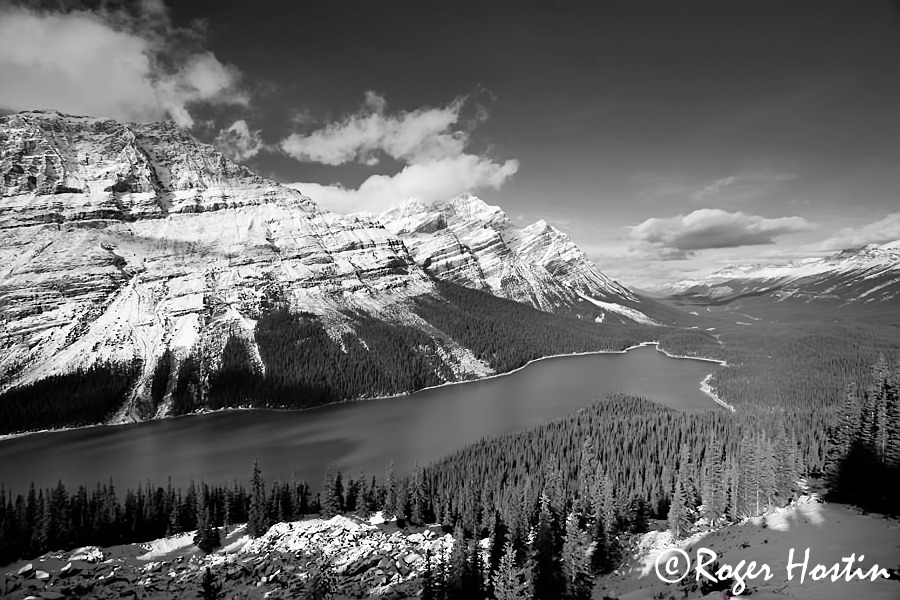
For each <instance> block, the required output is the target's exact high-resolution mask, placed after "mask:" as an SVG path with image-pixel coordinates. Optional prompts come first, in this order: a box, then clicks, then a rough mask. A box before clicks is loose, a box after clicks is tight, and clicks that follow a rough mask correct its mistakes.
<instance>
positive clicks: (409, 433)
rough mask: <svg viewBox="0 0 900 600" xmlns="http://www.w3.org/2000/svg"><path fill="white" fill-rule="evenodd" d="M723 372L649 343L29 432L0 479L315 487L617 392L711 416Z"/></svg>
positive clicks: (10, 443) (11, 446) (1, 456)
mask: <svg viewBox="0 0 900 600" xmlns="http://www.w3.org/2000/svg"><path fill="white" fill-rule="evenodd" d="M720 368H721V367H720V366H719V365H718V364H716V363H714V362H709V361H700V360H692V359H675V358H670V357H668V356H666V355H665V354H663V353H662V352H659V351H657V350H656V349H655V348H654V347H652V346H641V347H636V348H633V349H630V350H628V351H627V352H625V353H609V354H586V355H577V356H562V357H555V358H549V359H544V360H539V361H535V362H533V363H531V364H529V365H528V366H526V367H525V368H523V369H520V370H518V371H516V372H514V373H511V374H509V375H504V376H500V377H493V378H489V379H484V380H481V381H475V382H469V383H462V384H456V385H446V386H441V387H437V388H432V389H427V390H422V391H420V392H416V393H414V394H409V395H404V396H397V397H392V398H381V399H376V400H366V401H360V402H348V403H342V404H335V405H330V406H326V407H321V408H316V409H312V410H305V411H274V410H238V411H228V412H217V413H208V414H202V415H189V416H183V417H176V418H170V419H163V420H159V421H151V422H147V423H137V424H133V425H119V426H103V427H90V428H84V429H75V430H71V431H56V432H47V433H38V434H32V435H26V436H21V437H13V438H9V439H6V440H2V441H0V482H2V483H3V484H4V485H5V486H6V489H7V490H11V491H13V492H14V493H20V492H22V493H24V492H25V491H26V490H27V486H28V484H29V483H30V482H31V481H34V482H35V485H37V486H38V487H39V488H41V487H47V486H52V485H55V484H56V482H57V481H59V480H62V481H63V483H65V484H66V487H67V488H68V489H69V490H70V491H73V490H74V488H75V487H77V486H78V485H81V484H84V485H87V486H88V488H89V489H90V488H92V487H95V486H96V485H97V483H99V482H105V481H107V480H108V479H109V478H110V477H112V478H113V482H114V484H115V485H116V488H117V489H119V490H124V489H125V488H126V487H135V486H137V485H138V484H143V483H145V482H147V481H148V480H149V481H150V482H151V483H152V484H153V485H154V486H163V487H164V486H165V485H166V481H167V479H168V478H169V477H170V476H171V478H172V482H173V483H174V484H175V486H176V487H178V486H187V484H188V483H189V482H190V480H191V479H194V480H196V481H200V480H204V481H206V482H207V483H224V482H232V481H234V480H235V479H237V480H238V481H242V482H247V481H249V478H250V473H251V470H252V465H253V461H254V459H257V460H258V461H259V464H260V468H261V469H262V472H263V477H264V478H265V479H266V481H267V482H271V481H273V480H275V479H280V480H290V479H291V478H297V479H305V480H306V481H308V482H309V483H310V485H311V486H312V487H313V488H314V489H317V488H318V487H319V485H320V484H321V482H322V477H323V474H324V471H325V466H326V465H327V464H329V463H331V464H333V465H334V466H335V467H336V468H339V469H341V470H342V471H343V472H344V476H345V478H346V477H348V476H351V477H356V476H357V475H358V474H359V472H360V470H362V471H363V472H365V473H366V474H367V475H368V476H369V477H371V476H372V475H376V476H377V477H378V478H379V479H381V478H382V477H383V476H384V472H385V469H386V467H387V465H388V463H389V462H390V461H391V460H392V459H393V460H394V462H395V465H396V468H397V470H398V471H405V470H408V469H411V468H412V467H413V466H414V464H415V463H416V462H418V463H419V464H421V465H425V464H428V463H430V462H431V461H433V460H435V459H438V458H440V457H441V456H443V455H445V454H447V453H449V452H452V451H454V450H457V449H459V448H462V447H463V446H466V445H468V444H471V443H473V442H477V441H478V440H480V439H482V438H484V437H491V436H494V435H498V434H502V433H506V432H511V431H516V430H520V429H526V428H529V427H532V426H535V425H537V424H539V423H542V422H544V421H548V420H550V419H555V418H557V417H562V416H564V415H567V414H569V413H572V412H574V411H576V410H578V409H579V408H582V407H585V406H588V405H590V404H591V403H592V402H593V401H594V400H595V399H597V398H602V397H604V396H606V395H607V394H610V393H614V392H624V393H628V394H634V395H639V396H643V397H645V398H648V399H651V400H655V401H658V402H660V403H662V404H665V405H666V406H670V407H673V408H677V409H680V410H706V409H718V410H723V409H721V408H719V406H718V405H717V404H716V403H715V402H714V401H713V400H712V398H710V397H709V396H708V395H706V394H704V393H703V392H702V391H701V390H700V382H701V381H702V380H703V379H704V378H705V377H706V376H707V375H709V374H710V373H712V372H714V371H716V370H718V369H720Z"/></svg>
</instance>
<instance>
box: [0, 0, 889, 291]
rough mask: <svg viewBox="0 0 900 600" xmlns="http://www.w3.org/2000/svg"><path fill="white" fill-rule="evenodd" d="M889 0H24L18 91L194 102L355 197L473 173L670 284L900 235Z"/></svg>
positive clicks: (316, 181)
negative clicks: (738, 266) (748, 264)
mask: <svg viewBox="0 0 900 600" xmlns="http://www.w3.org/2000/svg"><path fill="white" fill-rule="evenodd" d="M898 67H900V3H898V2H896V1H890V0H848V1H843V2H833V1H830V0H811V1H804V0H792V1H790V2H785V1H783V0H772V1H770V0H728V1H727V2H725V1H722V0H711V1H699V0H681V1H678V2H673V1H671V0H658V1H653V2H649V1H644V0H622V1H618V0H617V1H612V0H583V1H566V0H556V1H543V2H538V1H530V0H480V1H472V0H454V1H453V2H446V1H441V0H412V1H409V0H380V1H379V0H366V1H363V0H303V1H296V0H278V1H276V0H255V1H254V2H247V1H245V0H185V1H182V2H175V1H173V0H169V1H165V0H140V1H139V0H119V1H112V0H106V1H101V0H86V1H69V0H32V1H29V2H12V1H9V0H0V110H2V111H3V112H14V111H18V110H30V109H55V110H59V111H62V112H68V113H73V114H87V115H94V116H100V117H110V118H116V119H122V120H132V121H151V120H160V119H173V120H175V121H176V122H178V123H179V124H180V125H182V126H183V127H185V128H188V129H189V130H190V131H191V132H192V133H194V135H196V136H197V137H198V138H200V139H201V140H204V141H207V142H210V143H215V144H216V145H217V146H218V147H219V148H220V149H222V150H223V151H224V152H225V153H226V154H228V155H229V156H230V157H232V158H234V159H235V160H237V161H239V162H242V163H244V164H246V165H247V166H248V167H250V168H251V169H252V170H254V171H255V172H257V173H258V174H260V175H263V176H265V177H269V178H272V179H274V180H277V181H280V182H282V183H287V184H291V185H292V186H294V187H296V188H297V189H300V190H301V191H303V192H304V193H305V194H306V195H308V196H310V197H311V198H312V199H313V200H314V201H316V202H317V203H319V204H320V205H322V206H325V207H327V208H330V209H332V210H336V211H339V212H359V211H366V212H375V213H378V212H381V211H383V210H385V209H387V208H388V207H390V206H392V205H395V204H397V203H399V202H402V201H403V200H404V199H406V198H408V197H416V198H419V199H420V200H423V201H426V202H433V201H440V200H447V199H450V198H452V197H453V196H455V195H457V194H459V193H462V192H466V191H471V192H473V193H476V194H477V195H478V196H480V197H481V198H482V199H484V200H485V201H486V202H488V203H489V204H496V205H499V206H501V207H502V208H503V209H504V210H505V211H506V213H507V214H508V215H509V217H510V218H511V219H512V220H513V222H514V223H517V224H521V225H527V224H529V223H531V222H534V221H536V220H538V219H541V218H543V219H545V220H547V221H548V222H550V223H551V224H554V225H556V226H557V227H559V228H560V229H562V230H563V231H565V232H566V233H568V234H569V235H570V236H571V237H572V239H573V240H574V241H575V243H576V244H578V246H579V247H580V248H582V249H583V250H584V251H585V252H586V253H587V254H588V256H590V257H591V258H592V259H593V260H594V262H595V263H596V264H597V265H598V266H599V267H600V268H601V270H603V271H604V272H606V273H607V274H609V275H611V276H613V277H615V278H617V279H619V280H621V281H623V282H624V283H626V284H629V285H632V286H636V287H638V288H642V289H652V288H654V287H657V286H659V285H662V284H664V283H666V282H671V281H677V280H679V279H682V278H685V277H692V276H696V275H697V274H700V273H703V272H707V271H709V270H712V269H715V268H719V267H721V266H723V265H726V264H732V263H746V262H766V263H768V262H782V261H785V260H793V259H799V258H805V257H811V256H821V255H823V254H827V253H829V252H833V251H835V250H840V249H843V248H848V247H858V246H862V245H865V244H868V243H883V242H887V241H891V240H896V239H900V68H898Z"/></svg>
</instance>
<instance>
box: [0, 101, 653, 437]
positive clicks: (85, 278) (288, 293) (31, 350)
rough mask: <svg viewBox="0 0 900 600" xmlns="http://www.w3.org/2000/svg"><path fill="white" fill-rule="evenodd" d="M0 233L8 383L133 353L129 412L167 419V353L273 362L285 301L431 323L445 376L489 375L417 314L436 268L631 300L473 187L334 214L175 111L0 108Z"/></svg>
mask: <svg viewBox="0 0 900 600" xmlns="http://www.w3.org/2000/svg"><path fill="white" fill-rule="evenodd" d="M0 231H2V234H0V393H3V392H4V391H6V390H10V389H13V388H17V387H21V386H24V385H28V384H31V383H34V382H37V381H40V380H42V379H46V378H47V377H49V376H53V375H61V374H66V373H71V372H73V371H76V370H85V369H88V368H91V367H92V366H93V365H98V364H130V365H134V366H135V368H136V369H137V371H139V375H138V377H137V383H136V384H135V385H134V387H133V390H132V391H131V393H130V399H129V401H128V402H126V403H125V405H123V406H122V407H121V409H120V411H119V412H118V414H117V415H116V416H115V417H114V419H113V420H114V421H117V422H125V421H132V420H140V419H145V418H150V417H152V416H154V415H156V416H162V415H165V414H166V413H167V410H168V406H167V404H166V403H163V404H162V405H161V406H157V405H156V404H155V403H152V402H150V401H149V400H148V396H149V388H150V386H151V379H152V376H153V370H154V368H155V367H156V366H157V364H158V363H159V359H160V357H161V356H163V354H164V353H165V351H166V350H169V351H170V353H171V354H172V355H174V356H175V358H176V359H177V360H181V359H183V358H184V357H185V356H187V355H188V354H189V353H193V354H197V355H199V356H201V357H202V359H203V361H204V364H205V365H206V366H205V367H204V368H209V369H212V370H214V369H215V368H216V365H217V364H218V362H219V361H220V360H221V355H222V351H223V348H224V346H225V344H226V341H227V340H228V339H229V338H234V337H237V338H239V339H242V340H243V341H244V342H245V345H246V347H247V348H249V351H250V353H251V354H253V353H255V356H256V359H257V360H256V363H257V369H258V371H260V372H262V371H264V369H265V365H264V364H263V361H262V360H261V359H259V353H258V349H257V346H256V344H255V341H254V327H255V324H256V321H257V319H258V318H259V316H260V314H261V313H262V312H263V311H265V310H267V309H269V308H271V307H273V306H275V305H278V306H287V307H289V308H290V310H291V311H293V312H297V313H300V312H303V313H306V314H310V313H311V314H314V315H316V316H317V317H318V318H319V319H320V322H321V323H323V324H324V326H325V328H326V330H327V331H328V334H329V336H330V337H331V338H332V339H333V340H334V341H335V342H337V343H339V344H343V343H344V341H345V338H346V336H347V335H349V336H351V337H352V336H353V335H354V330H353V322H352V319H350V318H349V316H348V315H352V314H362V313H364V314H366V315H368V316H371V317H374V318H376V319H378V320H380V321H382V322H387V323H389V324H402V325H405V326H412V327H413V328H416V329H419V330H421V331H423V332H425V334H426V335H427V336H428V337H429V338H430V339H432V340H434V347H431V348H430V349H429V352H431V353H432V354H436V355H437V356H439V358H438V359H437V360H438V361H439V362H441V363H442V364H440V365H436V367H435V372H436V373H438V372H439V373H440V375H439V376H438V377H439V378H440V379H442V380H445V378H446V377H447V376H448V375H447V373H451V377H453V378H468V377H473V376H482V375H487V374H490V373H492V372H493V371H492V369H491V368H490V367H489V366H488V365H487V364H486V363H485V362H484V361H482V360H480V359H478V358H476V357H475V356H474V355H473V354H472V352H470V351H469V350H467V349H466V348H463V347H461V346H460V345H459V344H458V343H456V342H455V341H454V340H453V339H451V338H450V337H449V336H447V335H445V334H442V332H440V331H436V330H435V329H434V328H433V327H431V326H429V325H428V324H427V323H424V322H423V321H422V319H421V318H419V317H418V316H416V314H415V313H414V312H413V311H412V310H411V309H410V299H413V298H417V297H421V296H423V295H436V294H438V292H437V291H436V289H435V286H434V283H433V282H434V279H433V278H434V277H437V278H442V279H448V280H450V281H454V282H459V283H462V284H463V285H466V286H469V287H473V288H477V289H482V290H485V291H488V292H491V293H493V294H496V295H498V296H501V297H503V298H510V299H513V300H518V301H521V302H525V303H527V304H530V305H532V306H535V307H538V308H541V309H544V310H555V309H557V308H558V307H562V306H567V305H572V304H573V303H576V302H578V301H580V300H581V299H582V297H588V298H591V301H592V302H594V303H595V304H598V306H599V304H602V303H607V304H608V307H612V310H616V309H617V308H616V307H618V306H619V305H618V304H615V303H616V302H620V301H627V300H633V299H634V298H633V296H631V294H630V293H629V292H628V290H626V289H625V288H623V287H622V286H620V285H618V284H616V283H615V282H612V281H610V280H609V279H608V278H606V277H605V276H603V275H602V274H601V273H600V272H599V271H597V269H596V268H595V267H594V266H593V265H592V264H591V263H590V261H588V260H587V259H586V257H585V256H584V255H583V254H582V253H581V252H580V250H578V248H577V247H575V245H574V244H573V243H572V242H571V240H569V239H568V237H567V236H566V235H565V234H563V233H562V232H560V231H558V230H556V229H554V228H552V227H550V226H549V225H547V224H546V223H542V222H541V223H537V224H535V225H533V226H531V227H529V228H526V229H524V230H518V229H516V228H514V227H512V226H511V225H510V223H509V221H508V219H507V218H506V215H505V214H504V213H503V211H501V210H500V209H499V208H497V207H491V206H488V205H486V204H485V203H484V202H482V201H481V200H479V199H477V198H475V197H473V196H469V195H463V196H460V197H458V198H455V199H454V200H452V201H450V202H447V203H444V204H440V205H436V206H434V207H425V206H423V205H421V204H418V203H415V202H411V203H407V204H406V205H403V206H401V207H399V208H398V209H395V210H394V211H390V212H389V213H386V214H384V215H381V216H380V217H378V219H375V218H371V217H361V216H344V215H338V214H335V213H331V212H329V211H327V210H323V209H322V208H320V207H318V206H317V205H316V204H315V203H314V202H313V201H312V200H310V199H309V198H307V197H305V196H303V195H302V194H301V193H299V192H297V191H295V190H292V189H290V188H287V187H285V186H282V185H279V184H276V183H274V182H272V181H269V180H266V179H263V178H260V177H257V176H255V175H253V174H252V173H251V172H249V171H248V170H247V169H246V168H244V167H242V166H240V165H237V164H235V163H233V162H231V161H229V160H228V159H226V158H225V157H224V156H222V155H221V154H220V153H219V152H217V151H216V150H215V149H214V148H213V147H211V146H208V145H205V144H202V143H200V142H198V141H197V140H196V139H194V138H193V137H191V136H190V135H189V134H187V133H185V132H184V131H182V130H181V129H179V128H178V127H176V126H175V125H174V124H171V123H152V124H124V123H118V122H115V121H110V120H102V119H95V118H89V117H73V116H68V115H61V114H58V113H54V112H28V113H20V114H16V115H10V116H5V117H2V118H0ZM623 310H624V309H623ZM627 310H631V311H632V312H637V311H634V309H633V308H629V309H627ZM627 310H626V312H623V313H622V314H624V315H625V316H626V317H627V318H630V319H633V320H640V318H636V317H635V316H634V314H628V313H627ZM637 314H638V315H640V313H637ZM363 345H365V344H364V343H363ZM342 347H343V346H342ZM174 367H177V364H176V365H174ZM174 367H173V368H174ZM171 388H172V383H171V382H170V384H169V386H168V387H167V390H168V392H167V395H166V397H167V398H168V397H169V392H171Z"/></svg>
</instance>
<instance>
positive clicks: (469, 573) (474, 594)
mask: <svg viewBox="0 0 900 600" xmlns="http://www.w3.org/2000/svg"><path fill="white" fill-rule="evenodd" d="M467 558H468V560H467V566H466V571H465V580H464V581H463V590H464V593H465V598H484V595H485V589H484V587H485V586H484V560H483V559H482V556H481V548H480V547H479V546H478V540H474V541H473V542H472V543H471V544H470V545H469V556H468V557H467Z"/></svg>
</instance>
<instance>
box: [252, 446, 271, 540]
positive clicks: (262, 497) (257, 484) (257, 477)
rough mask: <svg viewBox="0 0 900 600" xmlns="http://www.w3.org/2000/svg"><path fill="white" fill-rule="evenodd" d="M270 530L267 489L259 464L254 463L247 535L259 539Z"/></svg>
mask: <svg viewBox="0 0 900 600" xmlns="http://www.w3.org/2000/svg"><path fill="white" fill-rule="evenodd" d="M268 530H269V517H268V507H267V506H266V489H265V483H263V478H262V472H261V471H260V470H259V463H258V462H257V461H253V476H252V478H251V480H250V513H249V514H248V516H247V533H248V534H249V535H250V537H259V536H261V535H263V534H264V533H265V532H266V531H268Z"/></svg>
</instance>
